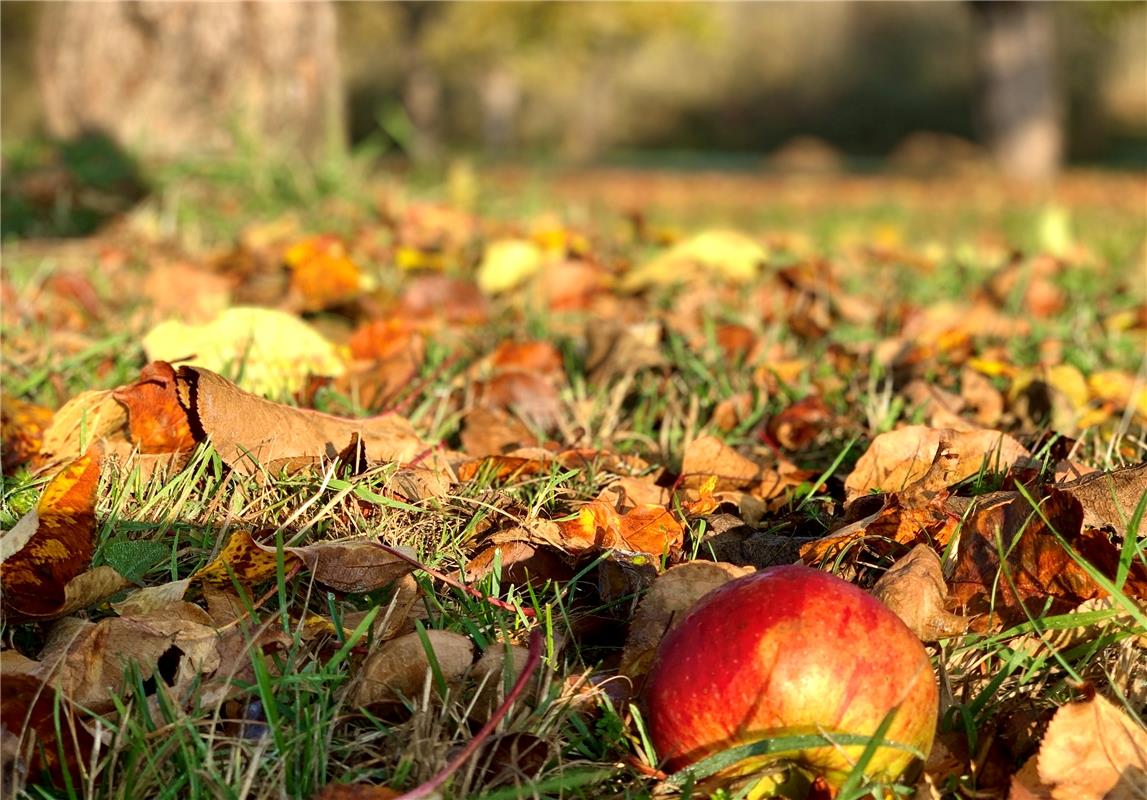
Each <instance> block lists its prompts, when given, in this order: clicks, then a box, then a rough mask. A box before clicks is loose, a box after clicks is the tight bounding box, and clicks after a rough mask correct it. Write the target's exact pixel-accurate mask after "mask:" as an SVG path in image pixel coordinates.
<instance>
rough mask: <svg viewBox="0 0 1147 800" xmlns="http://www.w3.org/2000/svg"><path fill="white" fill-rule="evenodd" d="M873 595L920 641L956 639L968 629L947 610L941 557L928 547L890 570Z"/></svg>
mask: <svg viewBox="0 0 1147 800" xmlns="http://www.w3.org/2000/svg"><path fill="white" fill-rule="evenodd" d="M872 594H873V596H874V597H876V599H877V600H879V601H880V602H882V603H884V605H886V606H888V607H889V608H890V609H892V611H893V612H895V614H896V616H898V617H900V619H902V620H904V624H905V625H907V626H908V628H909V629H910V630H911V631H912V632H913V633H914V634H916V635H917V636H918V637H920V640H921V641H925V642H934V641H936V640H937V639H944V638H947V637H949V636H957V635H959V634H961V633H963V632H964V631H965V630H966V629H967V627H968V620H966V619H965V618H963V617H961V616H958V615H956V614H952V613H950V612H949V611H947V610H946V609H945V607H944V603H945V601H946V600H947V599H948V586H947V584H945V583H944V573H943V572H942V571H941V569H940V557H939V556H938V555H936V551H935V550H933V549H932V548H931V547H930V546H929V545H926V544H918V545H916V546H915V547H913V548H912V549H911V550H910V551H909V552H908V555H906V556H904V557H903V558H901V559H900V560H898V561H897V562H896V563H895V564H893V565H892V566H891V567H889V568H888V571H887V572H885V573H884V575H882V576H881V578H880V580H878V581H877V582H876V585H875V586H873V587H872Z"/></svg>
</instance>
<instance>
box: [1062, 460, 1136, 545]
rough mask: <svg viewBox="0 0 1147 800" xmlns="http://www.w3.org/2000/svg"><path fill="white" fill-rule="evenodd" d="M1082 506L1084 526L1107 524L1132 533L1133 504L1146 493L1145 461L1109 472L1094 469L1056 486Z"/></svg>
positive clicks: (1120, 532) (1093, 526)
mask: <svg viewBox="0 0 1147 800" xmlns="http://www.w3.org/2000/svg"><path fill="white" fill-rule="evenodd" d="M1057 488H1059V489H1061V490H1063V491H1064V492H1067V493H1068V494H1070V495H1072V496H1073V497H1074V498H1075V499H1076V500H1078V501H1079V502H1080V504H1081V505H1082V506H1083V525H1084V527H1085V528H1104V527H1110V528H1111V529H1112V530H1114V531H1115V532H1116V533H1119V534H1124V533H1132V534H1134V532H1131V531H1128V528H1127V526H1128V524H1129V523H1130V520H1131V517H1132V516H1133V515H1134V514H1135V507H1136V506H1137V505H1138V504H1139V502H1140V500H1141V499H1142V497H1143V495H1145V494H1147V464H1136V465H1134V466H1130V467H1124V468H1123V469H1117V470H1114V471H1112V472H1093V473H1091V474H1089V475H1084V476H1083V477H1082V478H1079V479H1077V480H1074V481H1070V482H1068V483H1061V484H1059V486H1058V487H1057Z"/></svg>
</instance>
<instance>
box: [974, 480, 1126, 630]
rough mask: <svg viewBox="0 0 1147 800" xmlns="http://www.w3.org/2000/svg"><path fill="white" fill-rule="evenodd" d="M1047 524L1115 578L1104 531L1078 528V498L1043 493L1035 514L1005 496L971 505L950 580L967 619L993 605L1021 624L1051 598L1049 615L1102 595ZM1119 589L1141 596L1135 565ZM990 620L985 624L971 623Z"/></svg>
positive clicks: (1022, 501)
mask: <svg viewBox="0 0 1147 800" xmlns="http://www.w3.org/2000/svg"><path fill="white" fill-rule="evenodd" d="M1045 518H1046V520H1047V522H1045V521H1044V519H1045ZM1049 523H1050V525H1051V526H1052V527H1054V530H1055V531H1056V532H1058V533H1059V535H1060V536H1062V537H1063V538H1064V539H1065V540H1066V541H1067V542H1068V543H1069V544H1071V546H1072V547H1073V548H1074V549H1075V550H1076V551H1077V552H1078V553H1079V554H1080V555H1081V556H1082V557H1083V558H1084V559H1086V560H1087V561H1089V562H1090V563H1091V564H1092V565H1094V567H1095V568H1096V569H1098V570H1099V571H1100V572H1101V573H1103V574H1104V575H1106V576H1107V577H1108V578H1112V577H1114V575H1115V571H1116V569H1117V565H1118V562H1119V550H1118V548H1116V546H1115V545H1114V543H1112V541H1111V540H1110V539H1109V538H1107V536H1106V535H1105V534H1104V533H1103V532H1102V531H1098V530H1095V529H1086V530H1082V529H1081V528H1082V523H1083V508H1082V506H1081V505H1080V503H1079V501H1078V500H1076V499H1075V498H1074V497H1072V496H1071V495H1070V494H1068V493H1066V492H1063V491H1059V490H1057V489H1054V488H1053V489H1049V490H1048V493H1047V495H1046V496H1045V497H1044V498H1042V499H1041V500H1039V512H1038V513H1037V511H1036V510H1035V509H1033V508H1032V505H1031V503H1029V502H1028V500H1027V499H1026V498H1024V497H1021V496H1019V495H1018V494H1017V493H1013V492H1003V493H1000V494H999V495H996V496H992V497H991V498H990V499H989V500H987V501H984V502H982V503H977V504H976V507H975V508H974V509H973V511H972V513H971V514H970V515H969V517H968V518H967V519H966V521H965V523H964V526H963V530H962V533H961V535H960V545H959V550H958V552H957V555H956V566H955V569H954V571H953V574H952V580H951V589H952V596H953V598H955V599H956V600H957V601H958V602H960V603H962V604H964V606H965V607H966V609H967V612H968V613H970V614H985V613H987V612H988V611H989V609H990V608H994V612H995V614H996V615H998V619H999V621H1001V622H1002V623H1003V624H1005V625H1011V624H1015V623H1019V622H1023V621H1025V620H1026V619H1027V613H1030V614H1035V615H1038V614H1042V613H1043V607H1044V604H1045V601H1049V600H1050V601H1051V602H1050V608H1049V610H1048V612H1047V613H1051V614H1058V613H1063V612H1065V611H1069V610H1071V609H1072V608H1075V607H1076V606H1078V605H1079V604H1080V603H1082V602H1084V601H1085V600H1090V599H1092V598H1096V597H1102V596H1103V595H1104V592H1103V590H1102V589H1101V588H1100V587H1099V586H1098V585H1097V584H1096V583H1095V582H1094V581H1093V580H1092V579H1091V577H1090V576H1089V575H1088V574H1087V572H1086V571H1085V570H1084V569H1083V568H1082V567H1080V566H1079V565H1078V564H1077V563H1076V562H1075V560H1074V559H1073V558H1072V557H1071V556H1070V555H1069V554H1068V553H1067V551H1065V550H1064V548H1063V547H1062V546H1061V545H1060V544H1059V542H1058V541H1057V540H1056V538H1055V536H1054V535H1053V533H1052V532H1051V531H1050V530H1049V529H1048V528H1049ZM997 537H998V539H999V541H997ZM1001 549H1002V551H1003V552H1006V553H1007V554H1008V557H1007V561H1006V563H1007V567H1008V570H1007V573H1008V576H1009V577H1005V576H1004V575H1000V574H999V573H1000V558H999V553H1000V552H1001ZM1013 585H1014V589H1013ZM1124 591H1125V593H1126V594H1127V595H1128V596H1129V597H1136V598H1143V597H1144V596H1147V570H1144V569H1143V567H1142V565H1141V564H1139V563H1138V562H1133V563H1132V565H1131V571H1130V574H1129V576H1128V581H1127V583H1126V585H1125V586H1124ZM993 595H994V596H993ZM1025 608H1026V609H1027V613H1025V611H1024V609H1025ZM993 622H994V620H990V619H984V620H978V621H977V623H976V624H977V626H990V625H991V624H992V623H993Z"/></svg>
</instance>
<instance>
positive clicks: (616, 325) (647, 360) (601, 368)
mask: <svg viewBox="0 0 1147 800" xmlns="http://www.w3.org/2000/svg"><path fill="white" fill-rule="evenodd" d="M661 334H662V327H661V323H660V322H656V321H651V322H637V323H632V324H625V323H622V322H618V321H615V320H602V321H601V323H600V324H594V325H591V326H589V328H588V329H587V330H586V335H587V337H588V339H589V356H588V357H587V358H586V371H587V373H588V374H589V380H590V383H592V384H594V385H598V386H600V385H604V384H606V383H609V382H610V381H611V380H613V379H614V378H617V377H620V376H622V375H627V374H629V373H632V372H637V371H639V370H643V369H650V368H652V367H659V366H661V365H663V364H664V363H665V356H664V355H663V354H662V352H661V346H660V343H661Z"/></svg>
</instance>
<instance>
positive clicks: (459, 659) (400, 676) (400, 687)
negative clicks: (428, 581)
mask: <svg viewBox="0 0 1147 800" xmlns="http://www.w3.org/2000/svg"><path fill="white" fill-rule="evenodd" d="M425 634H426V639H427V641H429V643H430V649H431V651H432V652H433V654H434V660H435V661H436V662H437V664H438V671H439V674H440V675H441V676H442V679H443V680H444V681H445V682H446V684H447V686H450V685H452V684H456V683H458V682H459V681H460V680H461V679H462V677H463V676H464V675H465V674H466V672H467V670H469V669H470V665H471V663H473V661H474V645H473V644H472V643H471V641H470V639H469V638H467V637H465V636H463V635H462V634H460V633H451V632H449V631H440V630H428V631H426V632H425ZM431 674H432V670H431V666H430V658H429V656H428V655H427V652H426V649H425V647H424V646H423V642H422V637H421V636H420V635H419V634H418V633H408V634H406V635H405V636H399V637H398V638H397V639H392V640H391V641H389V642H384V643H383V644H382V645H380V646H379V647H378V649H377V650H375V651H374V652H373V653H371V654H370V656H368V657H367V659H366V661H365V662H364V663H363V665H362V668H361V669H360V670H359V674H358V684H357V685H356V686H355V689H354V691H353V693H352V695H351V702H352V703H353V704H354V705H356V706H371V705H376V704H377V705H394V704H398V703H401V702H402V701H403V700H405V699H414V698H417V697H418V696H420V695H421V693H422V687H423V685H424V684H425V682H426V681H427V680H430V679H431Z"/></svg>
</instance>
